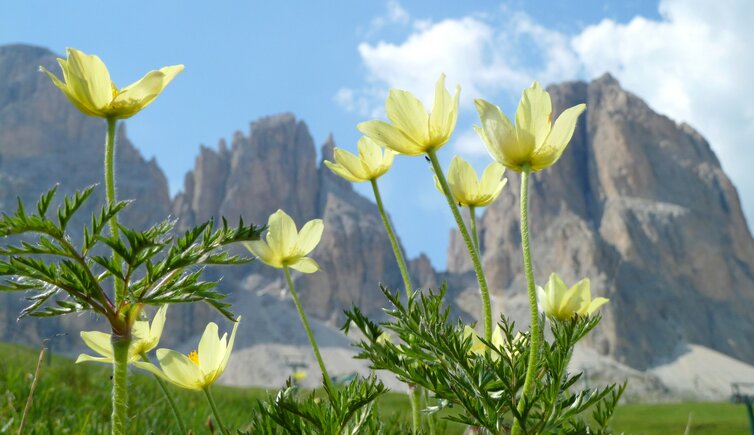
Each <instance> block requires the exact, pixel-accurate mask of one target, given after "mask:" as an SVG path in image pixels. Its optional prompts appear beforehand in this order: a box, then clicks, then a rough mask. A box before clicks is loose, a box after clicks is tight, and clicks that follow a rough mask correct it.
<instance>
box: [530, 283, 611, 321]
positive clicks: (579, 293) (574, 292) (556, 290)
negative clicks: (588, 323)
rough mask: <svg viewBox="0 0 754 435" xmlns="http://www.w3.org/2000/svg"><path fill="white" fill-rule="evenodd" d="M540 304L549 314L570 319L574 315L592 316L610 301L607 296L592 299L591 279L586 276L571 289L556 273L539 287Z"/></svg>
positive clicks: (557, 317)
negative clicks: (543, 286)
mask: <svg viewBox="0 0 754 435" xmlns="http://www.w3.org/2000/svg"><path fill="white" fill-rule="evenodd" d="M537 299H538V300H539V306H540V308H541V309H542V311H544V313H545V314H547V315H548V316H551V317H554V318H556V319H558V320H568V319H570V318H572V317H573V316H574V315H579V316H583V317H586V316H590V315H591V314H592V313H594V312H595V311H596V310H597V308H599V307H600V306H602V305H603V304H605V303H607V302H608V299H606V298H595V299H592V294H591V291H590V290H589V279H588V278H584V279H582V280H581V281H579V282H577V283H576V284H574V285H573V287H571V288H570V289H569V288H568V287H567V286H566V284H565V283H564V282H563V280H562V279H560V277H559V276H558V275H556V274H554V273H553V274H551V275H550V279H549V280H548V281H547V284H545V288H544V289H543V288H542V287H539V286H538V287H537Z"/></svg>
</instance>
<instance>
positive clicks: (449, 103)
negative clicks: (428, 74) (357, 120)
mask: <svg viewBox="0 0 754 435" xmlns="http://www.w3.org/2000/svg"><path fill="white" fill-rule="evenodd" d="M460 93H461V87H460V86H456V92H455V96H453V97H451V96H450V93H449V92H448V91H447V90H446V89H445V74H442V75H441V76H440V79H439V80H437V84H436V85H435V101H434V104H433V105H432V111H431V112H429V113H428V112H427V109H426V108H425V107H424V105H423V104H422V102H421V101H419V99H418V98H416V97H415V96H414V95H413V94H411V93H410V92H407V91H402V90H399V89H391V90H390V95H389V96H388V97H387V101H386V102H385V110H386V112H387V117H388V119H389V120H390V122H392V124H388V123H387V122H383V121H377V120H374V121H367V122H362V123H361V124H359V125H358V126H357V128H358V129H359V131H361V132H362V133H364V134H365V135H367V136H369V137H371V138H373V139H375V140H376V141H377V142H380V143H384V144H385V146H387V147H388V148H390V149H392V150H394V151H396V152H398V153H399V154H405V155H408V156H419V155H422V154H426V153H427V152H429V151H436V150H438V149H440V147H442V146H443V145H445V144H446V143H447V142H448V140H449V139H450V136H451V135H452V134H453V130H455V128H456V120H457V119H458V96H459V95H460Z"/></svg>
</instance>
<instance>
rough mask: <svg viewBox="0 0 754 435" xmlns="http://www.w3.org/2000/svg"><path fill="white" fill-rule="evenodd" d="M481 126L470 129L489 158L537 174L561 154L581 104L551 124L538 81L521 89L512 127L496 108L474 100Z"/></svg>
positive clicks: (546, 100)
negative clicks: (475, 134) (483, 146)
mask: <svg viewBox="0 0 754 435" xmlns="http://www.w3.org/2000/svg"><path fill="white" fill-rule="evenodd" d="M474 103H475V105H476V109H477V111H478V112H479V119H480V120H481V122H482V126H481V127H477V126H474V129H475V130H476V132H477V134H478V135H479V136H480V137H481V138H482V140H483V141H484V144H485V145H486V146H487V151H488V152H489V153H490V155H491V156H492V158H494V159H495V160H497V161H498V162H500V163H501V164H502V165H503V166H505V167H506V168H508V169H512V170H514V171H517V172H521V171H524V170H525V169H527V168H528V170H531V171H535V172H536V171H540V170H542V169H545V168H547V167H549V166H551V165H552V164H554V163H555V162H556V161H557V160H558V159H559V158H560V156H561V154H563V151H564V150H565V148H566V146H567V145H568V142H569V141H570V140H571V136H573V132H574V130H575V129H576V121H578V118H579V115H581V113H582V112H583V111H584V109H585V108H586V105H585V104H578V105H576V106H573V107H570V108H568V109H566V110H565V111H563V113H561V114H560V116H559V117H558V119H557V120H556V121H555V124H554V125H551V122H552V102H551V100H550V94H548V93H547V92H546V91H545V90H544V89H542V86H540V84H539V82H534V84H533V85H531V87H530V88H527V89H525V90H524V92H523V95H522V96H521V101H520V102H519V104H518V109H517V110H516V125H515V127H514V125H513V124H512V123H511V121H510V120H509V119H508V117H507V116H505V114H504V113H503V112H502V111H501V110H500V108H499V107H498V106H496V105H494V104H492V103H490V102H488V101H485V100H483V99H476V100H474Z"/></svg>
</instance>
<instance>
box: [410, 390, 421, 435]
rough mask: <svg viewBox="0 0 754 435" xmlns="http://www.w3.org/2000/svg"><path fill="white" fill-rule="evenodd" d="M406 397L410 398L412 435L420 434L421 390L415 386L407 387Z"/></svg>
mask: <svg viewBox="0 0 754 435" xmlns="http://www.w3.org/2000/svg"><path fill="white" fill-rule="evenodd" d="M408 396H409V397H410V398H411V426H412V429H413V431H412V433H413V434H414V435H416V434H418V433H420V432H421V427H422V413H421V401H422V389H421V388H420V387H418V386H416V385H410V384H409V386H408Z"/></svg>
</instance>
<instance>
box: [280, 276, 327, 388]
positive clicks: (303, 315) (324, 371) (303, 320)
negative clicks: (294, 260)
mask: <svg viewBox="0 0 754 435" xmlns="http://www.w3.org/2000/svg"><path fill="white" fill-rule="evenodd" d="M283 273H284V274H285V280H286V281H287V282H288V289H289V290H290V291H291V296H292V297H293V302H294V303H295V304H296V309H297V310H298V315H299V317H300V318H301V323H303V325H304V329H305V330H306V335H308V336H309V343H311V345H312V349H313V350H314V356H315V357H316V358H317V363H318V364H319V369H320V370H321V371H322V377H323V378H324V380H325V385H326V386H327V388H329V389H330V390H331V391H335V387H334V386H333V384H332V380H330V375H329V374H328V373H327V369H326V368H325V362H324V361H323V360H322V355H321V354H320V353H319V346H317V341H316V340H315V339H314V334H313V333H312V328H311V327H310V326H309V320H308V319H307V317H306V313H304V308H303V307H302V306H301V302H300V301H299V300H298V294H297V293H296V289H295V288H294V287H293V280H292V279H291V272H290V270H289V269H288V266H283Z"/></svg>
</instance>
